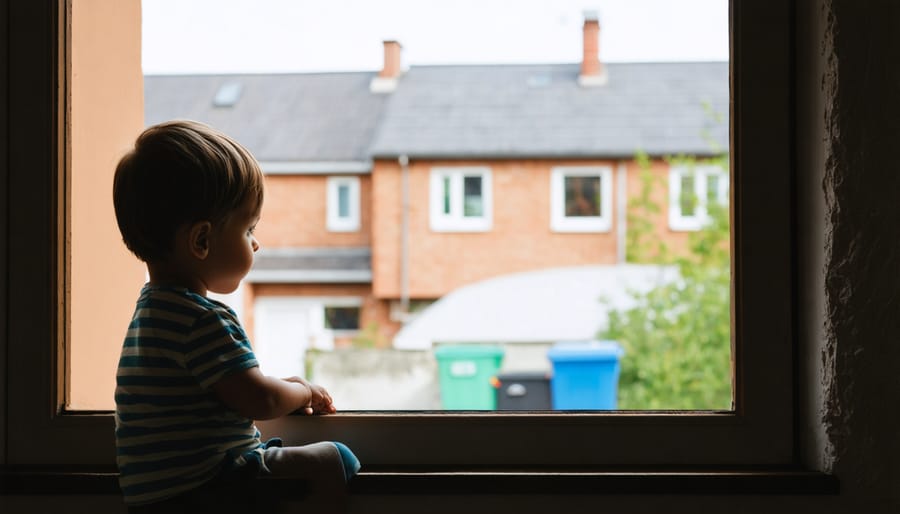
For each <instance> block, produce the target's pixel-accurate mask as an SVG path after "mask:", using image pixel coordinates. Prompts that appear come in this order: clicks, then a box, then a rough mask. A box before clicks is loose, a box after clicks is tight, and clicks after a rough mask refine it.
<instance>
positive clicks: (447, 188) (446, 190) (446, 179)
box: [443, 177, 452, 214]
mask: <svg viewBox="0 0 900 514" xmlns="http://www.w3.org/2000/svg"><path fill="white" fill-rule="evenodd" d="M443 184H444V185H443V191H444V195H443V198H444V214H450V212H451V210H452V209H451V205H450V202H451V201H452V196H451V187H450V185H451V181H450V177H444V180H443Z"/></svg>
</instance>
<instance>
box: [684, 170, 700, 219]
mask: <svg viewBox="0 0 900 514" xmlns="http://www.w3.org/2000/svg"><path fill="white" fill-rule="evenodd" d="M694 180H695V179H694V174H693V173H685V174H684V175H682V176H681V196H680V205H681V215H682V216H693V215H695V214H696V213H697V193H696V191H694Z"/></svg>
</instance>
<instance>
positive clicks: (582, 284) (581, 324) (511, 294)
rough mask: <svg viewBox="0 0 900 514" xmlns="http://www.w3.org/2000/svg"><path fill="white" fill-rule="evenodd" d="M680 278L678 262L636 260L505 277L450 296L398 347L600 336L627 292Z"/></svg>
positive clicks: (625, 302)
mask: <svg viewBox="0 0 900 514" xmlns="http://www.w3.org/2000/svg"><path fill="white" fill-rule="evenodd" d="M676 277H677V271H676V269H675V268H674V267H672V266H659V265H638V264H619V265H609V266H579V267H570V268H552V269H546V270H539V271H532V272H525V273H515V274H510V275H504V276H501V277H496V278H492V279H488V280H484V281H482V282H477V283H475V284H471V285H468V286H465V287H462V288H460V289H457V290H455V291H453V292H451V293H450V294H448V295H446V296H444V297H443V298H441V299H440V300H438V301H437V302H435V303H434V304H432V305H431V306H429V307H428V308H427V309H425V310H424V311H422V312H421V313H420V314H419V316H418V317H417V318H416V319H415V320H413V321H412V322H410V323H409V324H407V325H406V326H405V327H403V328H402V329H401V330H400V331H399V332H398V333H397V335H396V337H395V338H394V347H395V348H400V349H427V348H430V347H431V346H432V345H433V344H434V343H476V342H477V343H483V342H496V343H503V342H506V343H531V342H542V343H543V342H555V341H566V340H588V339H594V338H595V337H596V335H597V331H598V330H601V329H603V328H605V326H606V322H607V313H608V312H609V310H610V309H622V308H627V307H630V306H631V305H633V301H632V299H631V296H630V294H629V291H633V290H638V291H647V290H649V289H651V288H653V287H654V286H656V285H660V284H663V283H666V282H670V281H672V280H674V279H675V278H676ZM601 299H602V300H605V301H601Z"/></svg>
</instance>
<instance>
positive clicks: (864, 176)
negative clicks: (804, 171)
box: [820, 0, 900, 512]
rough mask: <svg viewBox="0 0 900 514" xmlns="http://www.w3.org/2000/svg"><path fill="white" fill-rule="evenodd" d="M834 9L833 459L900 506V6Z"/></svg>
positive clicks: (828, 280)
mask: <svg viewBox="0 0 900 514" xmlns="http://www.w3.org/2000/svg"><path fill="white" fill-rule="evenodd" d="M825 8H826V12H827V18H826V27H827V34H828V35H829V37H828V38H827V40H826V41H825V45H826V47H827V46H830V47H831V49H832V51H831V53H829V54H826V57H827V60H826V63H825V64H826V67H825V74H824V82H823V92H824V101H825V110H824V112H823V113H822V114H821V115H820V116H824V117H823V120H824V125H825V132H824V138H823V140H824V156H825V159H826V160H825V166H824V180H823V182H822V187H823V195H822V196H823V198H824V202H825V215H826V220H825V227H826V230H825V253H824V258H825V270H826V272H825V284H824V297H825V300H826V314H825V323H824V333H825V334H824V335H825V337H824V341H825V344H824V348H823V351H822V353H821V357H822V363H823V364H824V369H825V372H826V373H827V374H826V375H825V376H824V379H825V382H824V383H825V398H824V405H823V407H824V410H823V412H824V416H823V421H824V427H825V430H826V432H827V435H828V441H829V443H830V448H828V451H827V455H826V456H827V462H828V463H829V465H830V466H831V467H832V469H833V471H834V473H835V474H837V475H838V476H839V477H840V478H841V482H842V487H843V489H844V491H845V492H846V493H847V494H848V495H854V496H855V495H859V497H860V498H866V499H868V501H871V502H873V504H872V508H875V507H882V508H887V507H888V505H890V506H892V507H893V508H894V509H893V512H896V511H897V510H898V509H897V507H898V506H900V497H898V494H900V493H898V484H900V474H898V471H897V465H898V462H900V435H898V434H900V424H898V418H900V416H898V415H897V406H898V404H900V402H898V400H900V372H898V370H897V368H896V366H897V364H898V362H900V227H898V223H900V166H898V156H897V148H898V144H900V118H898V113H900V95H898V93H900V68H898V66H897V63H898V62H900V30H898V27H900V3H898V2H895V1H890V0H877V1H875V0H870V1H866V2H859V1H854V0H831V1H830V2H826V4H825ZM873 511H874V510H873ZM879 511H880V510H879Z"/></svg>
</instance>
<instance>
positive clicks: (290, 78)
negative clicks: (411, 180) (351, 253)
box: [145, 62, 728, 162]
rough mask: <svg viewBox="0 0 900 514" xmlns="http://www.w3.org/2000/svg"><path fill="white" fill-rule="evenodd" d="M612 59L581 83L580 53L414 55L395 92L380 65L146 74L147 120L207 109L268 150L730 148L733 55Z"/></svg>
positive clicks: (289, 157)
mask: <svg viewBox="0 0 900 514" xmlns="http://www.w3.org/2000/svg"><path fill="white" fill-rule="evenodd" d="M606 69H607V70H608V82H607V83H606V84H605V85H603V86H599V87H581V86H579V85H578V82H577V79H578V70H579V68H578V65H576V64H550V65H503V66H484V65H481V66H421V67H420V66H414V67H412V68H410V69H409V70H407V71H406V72H405V73H404V74H403V75H402V76H401V77H400V79H399V80H398V85H397V88H396V90H394V91H393V92H391V93H387V94H378V93H372V92H370V91H369V82H370V81H371V79H372V78H373V77H374V76H375V73H373V72H358V73H309V74H303V73H298V74H272V75H197V76H192V75H171V76H147V77H145V109H146V121H147V124H148V125H149V124H153V123H156V122H159V121H163V120H166V119H172V118H191V119H196V120H200V121H205V122H207V123H210V124H212V125H214V126H216V127H217V128H219V129H221V130H223V131H225V132H226V133H228V134H230V135H232V136H233V137H235V138H236V139H237V140H238V141H241V142H242V143H243V144H245V145H246V146H247V147H248V148H249V149H250V150H251V151H252V152H253V153H254V155H255V156H256V158H257V159H259V160H261V161H269V162H277V161H291V162H300V161H313V162H328V161H367V160H369V159H371V158H380V157H388V158H390V157H396V156H399V155H402V154H406V155H408V156H410V157H418V158H422V157H436V158H450V159H452V158H471V157H483V158H517V157H559V158H566V157H628V156H631V155H633V154H634V152H635V151H637V150H643V151H645V152H647V153H649V154H651V155H674V154H699V155H703V154H709V153H711V152H713V151H714V150H716V149H724V148H727V142H728V119H727V116H728V64H727V63H718V62H717V63H639V64H615V63H612V64H607V65H606ZM227 84H240V86H239V87H236V88H234V89H237V90H238V95H237V99H236V101H235V102H234V104H233V106H215V105H214V102H213V100H214V98H215V97H216V94H217V92H219V91H220V89H221V88H222V87H223V86H225V85H227ZM232 92H234V91H232ZM226 100H227V99H226ZM716 117H719V118H720V119H718V120H716Z"/></svg>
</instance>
